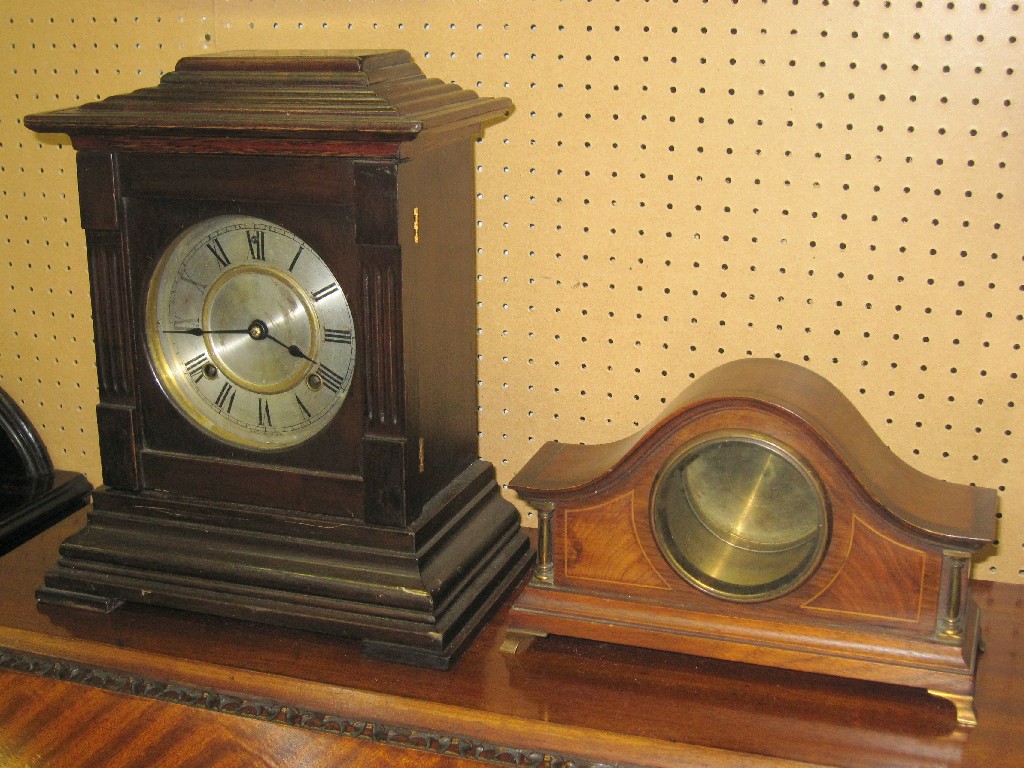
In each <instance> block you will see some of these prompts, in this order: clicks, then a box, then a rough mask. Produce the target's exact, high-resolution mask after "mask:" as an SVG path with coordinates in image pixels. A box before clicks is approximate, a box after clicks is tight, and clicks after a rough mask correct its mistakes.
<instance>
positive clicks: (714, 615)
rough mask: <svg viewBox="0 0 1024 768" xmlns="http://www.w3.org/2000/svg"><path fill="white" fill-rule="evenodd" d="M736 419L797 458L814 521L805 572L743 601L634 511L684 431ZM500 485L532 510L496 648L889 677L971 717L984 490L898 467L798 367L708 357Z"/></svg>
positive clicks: (739, 427)
mask: <svg viewBox="0 0 1024 768" xmlns="http://www.w3.org/2000/svg"><path fill="white" fill-rule="evenodd" d="M737 431H738V432H740V433H743V434H757V435H761V436H763V437H765V438H768V439H770V440H771V441H772V442H774V443H778V444H781V445H785V446H788V449H789V450H791V451H792V452H793V454H794V455H796V456H799V457H800V458H801V459H802V460H803V461H804V462H806V464H807V466H808V467H809V468H810V470H811V472H812V473H813V474H814V475H816V477H817V482H818V483H820V487H821V489H822V490H823V492H824V499H825V505H826V509H827V516H828V530H829V536H828V540H827V543H826V546H825V549H824V554H823V555H822V557H821V559H820V561H819V564H818V565H817V566H816V568H815V569H814V570H813V571H812V572H811V573H810V575H809V576H807V577H806V580H805V581H803V582H802V583H800V584H799V585H798V586H796V587H795V588H794V589H792V590H791V591H789V592H787V593H785V594H783V595H781V596H777V597H774V598H772V599H766V600H761V601H758V602H734V601H730V600H723V599H722V598H721V596H718V595H715V594H710V593H707V591H705V590H702V589H699V588H697V587H696V586H694V585H693V584H692V583H691V582H690V581H688V580H686V579H684V578H683V577H682V576H681V575H680V573H679V572H677V571H676V570H675V569H673V568H672V567H671V566H670V563H669V562H668V561H667V559H666V557H665V556H664V555H663V553H662V549H661V548H660V547H659V543H658V539H657V534H656V531H655V527H654V525H653V521H652V517H653V516H652V489H653V488H654V487H655V483H656V481H657V476H658V473H659V471H660V470H661V468H662V467H663V466H665V465H666V463H667V462H669V461H670V460H671V458H672V457H673V456H677V455H679V452H680V450H685V446H687V445H690V444H693V442H694V441H695V440H697V441H699V440H700V439H701V438H702V437H704V436H707V435H715V434H733V433H735V432H737ZM510 486H511V487H512V488H513V489H515V490H516V491H517V492H518V493H519V495H520V496H521V497H522V498H524V499H526V500H527V501H529V502H530V503H531V504H532V505H534V506H535V507H536V508H537V509H538V510H539V512H540V532H539V545H538V550H539V551H538V565H537V569H536V573H535V575H534V577H533V579H532V580H531V582H530V584H529V585H528V587H527V589H526V590H525V592H524V593H523V594H522V595H521V597H520V598H519V599H518V600H517V601H516V603H515V604H514V606H513V607H512V610H511V618H510V624H509V626H510V632H509V637H508V641H507V642H506V646H505V650H506V651H509V652H515V651H516V650H517V649H518V648H519V647H520V645H521V644H522V643H523V641H525V640H529V639H531V638H532V637H534V636H543V635H546V634H549V633H550V634H559V635H569V636H574V637H582V638H588V639H593V640H602V641H608V642H614V643H622V644H626V645H636V646H642V647H647V648H654V649H659V650H668V651H677V652H681V653H689V654H695V655H702V656H708V657H712V658H719V659H725V660H731V661H740V662H746V663H750V664H760V665H767V666H775V667H782V668H787V669H794V670H803V671H809V672H819V673H825V674H830V675H837V676H841V677H849V678H857V679H865V680H874V681H880V682H886V683H895V684H901V685H907V686H913V687H919V688H926V689H928V690H930V691H931V692H932V693H933V694H935V695H938V696H941V697H943V698H946V699H949V700H950V701H952V702H953V703H954V704H955V705H956V707H957V711H958V720H959V721H960V722H961V723H962V724H964V725H971V724H973V723H974V722H976V720H975V714H974V711H973V703H972V702H973V692H974V673H975V661H976V657H977V653H978V649H979V645H980V637H979V629H978V617H979V612H978V607H977V605H976V604H975V601H974V600H973V599H972V598H971V596H970V590H969V575H970V574H969V571H970V563H971V557H972V555H973V554H974V553H976V552H977V551H978V550H980V549H981V548H982V547H985V546H986V545H989V544H991V543H992V541H993V538H994V534H995V519H996V508H997V498H996V494H995V491H993V490H990V489H983V488H978V487H973V486H964V485H955V484H952V483H946V482H942V481H939V480H936V479H934V478H931V477H928V476H926V475H924V474H922V473H920V472H918V471H916V470H914V469H912V468H911V467H909V466H908V465H906V464H905V463H903V462H902V461H901V460H899V459H898V458H897V457H896V456H894V455H893V454H892V453H891V452H890V451H889V449H888V448H886V447H885V445H884V444H883V443H882V441H881V440H880V439H879V438H878V436H877V435H876V434H875V433H874V432H873V430H872V429H871V427H870V426H869V425H868V423H867V422H866V421H865V420H864V418H863V417H862V416H861V415H860V414H859V413H858V412H857V410H856V409H855V408H854V406H853V405H852V404H851V403H850V402H849V401H848V400H847V399H846V398H845V397H844V396H843V395H842V394H841V393H840V392H839V391H838V390H837V389H836V388H835V387H833V386H832V385H831V384H829V383H828V382H827V381H826V380H824V379H823V378H821V377H819V376H817V375H816V374H814V373H812V372H810V371H808V370H806V369H804V368H802V367H799V366H796V365H793V364H790V363H785V362H782V361H778V360H754V359H751V360H741V361H737V362H734V363H729V364H726V365H723V366H721V367H719V368H717V369H715V370H713V371H712V372H710V373H708V374H706V375H705V376H703V377H702V378H700V379H698V380H697V381H696V382H694V383H693V384H692V385H691V386H690V387H689V388H688V389H687V390H686V391H685V392H683V393H682V394H681V395H680V396H679V398H677V400H676V401H674V402H673V403H672V404H671V405H670V406H669V407H668V408H667V409H666V410H665V411H664V413H663V414H662V416H661V417H660V418H659V419H658V420H656V421H655V422H654V423H653V424H652V425H651V426H650V427H648V428H647V429H645V430H641V431H640V432H638V433H637V434H635V435H633V436H631V437H629V438H627V439H624V440H622V441H619V442H616V443H612V444H608V445H597V446H588V445H570V444H562V443H557V442H552V443H548V444H546V445H545V446H543V447H542V448H541V450H540V451H539V452H538V453H537V454H536V455H535V456H534V457H533V458H532V459H531V460H530V461H529V462H528V463H527V464H526V466H525V467H523V469H522V470H521V471H520V472H519V473H518V474H517V475H516V477H515V478H514V479H513V480H512V482H511V483H510Z"/></svg>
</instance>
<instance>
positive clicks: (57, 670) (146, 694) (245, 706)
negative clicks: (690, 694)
mask: <svg viewBox="0 0 1024 768" xmlns="http://www.w3.org/2000/svg"><path fill="white" fill-rule="evenodd" d="M0 669H4V670H8V671H11V672H18V673H23V674H29V675H35V676H37V677H44V678H50V679H53V680H59V681H61V682H68V683H75V684H78V685H87V686H89V687H92V688H99V689H102V690H104V691H110V692H112V693H125V694H129V695H132V696H138V697H141V698H145V699H151V700H154V701H159V702H164V703H168V704H182V705H185V706H189V707H195V708H197V709H204V710H207V711H211V712H218V713H221V714H228V715H236V716H239V717H247V718H250V719H253V720H262V721H264V722H270V723H277V724H281V725H290V726H294V727H298V728H305V729H308V730H311V731H318V732H322V733H333V734H335V735H337V736H345V737H348V738H355V739H361V740H364V741H372V742H375V743H378V744H384V745H387V746H393V747H401V748H406V749H416V750H420V751H423V752H430V753H434V754H437V755H443V756H448V757H458V758H463V759H468V760H475V761H478V762H481V763H490V764H497V765H505V766H509V765H513V766H527V767H528V768H639V767H638V766H634V765H633V764H626V763H614V764H613V763H606V762H602V761H595V760H591V759H588V758H579V757H572V756H568V755H557V754H551V753H550V752H547V751H544V750H534V749H530V748H527V747H513V746H508V745H502V744H493V743H488V742H485V741H481V740H479V739H474V738H471V737H466V736H461V735H459V734H448V733H439V732H436V731H433V730H430V729H424V728H417V727H414V726H405V725H397V724H393V723H379V722H370V721H368V720H366V719H365V718H351V717H346V716H345V715H342V714H339V713H331V712H321V711H318V710H315V709H310V708H306V707H301V706H295V705H292V704H288V703H286V702H279V701H274V700H271V699H267V698H260V697H247V696H238V695H234V694H224V693H219V692H217V691H215V690H213V689H212V688H203V687H195V686H190V685H183V684H181V683H171V682H165V681H162V680H156V679H152V678H147V677H143V676H140V675H133V674H129V673H126V672H120V671H118V670H113V669H103V668H97V667H93V666H91V665H86V664H78V663H75V662H71V661H65V660H61V659H55V658H50V657H47V656H37V655H35V654H27V653H23V652H20V651H14V650H11V649H8V648H3V647H0Z"/></svg>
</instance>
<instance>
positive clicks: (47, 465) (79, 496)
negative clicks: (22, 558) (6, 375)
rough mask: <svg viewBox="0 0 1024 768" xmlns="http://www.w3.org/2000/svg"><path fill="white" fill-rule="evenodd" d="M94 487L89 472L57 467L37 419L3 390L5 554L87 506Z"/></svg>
mask: <svg viewBox="0 0 1024 768" xmlns="http://www.w3.org/2000/svg"><path fill="white" fill-rule="evenodd" d="M91 490H92V485H91V484H90V483H89V481H88V480H86V479H85V475H82V474H81V473H79V472H69V471H67V470H63V469H54V467H53V462H52V461H51V460H50V454H49V452H47V450H46V446H45V445H44V444H43V440H42V438H41V437H40V436H39V433H38V432H37V431H36V429H35V427H33V426H32V422H30V421H29V420H28V417H27V416H26V415H25V413H24V411H22V410H21V408H19V407H18V404H17V403H16V402H14V400H13V399H12V398H11V397H10V395H8V394H7V392H5V391H4V390H3V389H0V555H3V554H5V553H7V552H9V551H11V550H12V549H14V548H15V547H17V546H18V545H20V544H23V543H24V542H25V541H27V540H28V539H31V538H32V537H33V536H35V535H36V534H38V533H40V532H42V531H44V530H46V529H47V528H49V527H50V526H51V525H53V524H54V523H57V522H58V521H60V520H63V519H64V518H65V517H67V516H68V515H70V514H71V513H72V512H75V511H77V510H79V509H81V508H82V507H84V506H85V505H86V504H87V503H88V502H89V492H90V491H91Z"/></svg>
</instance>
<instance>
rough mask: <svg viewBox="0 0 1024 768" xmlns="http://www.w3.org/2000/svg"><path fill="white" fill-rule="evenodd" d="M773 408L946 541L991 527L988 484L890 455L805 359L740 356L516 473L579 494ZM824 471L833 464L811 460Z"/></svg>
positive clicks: (553, 445)
mask: <svg viewBox="0 0 1024 768" xmlns="http://www.w3.org/2000/svg"><path fill="white" fill-rule="evenodd" d="M751 410H759V411H766V412H771V413H773V414H775V415H776V416H778V417H779V418H781V419H784V420H786V421H789V422H791V423H792V424H794V425H796V428H797V429H798V430H800V431H802V432H803V433H805V434H806V436H807V438H808V439H813V440H816V441H818V442H820V443H821V444H823V445H824V446H826V447H827V448H828V453H829V454H830V455H831V456H832V457H833V458H834V463H835V465H836V467H835V469H838V468H839V467H842V468H844V470H845V471H846V472H848V473H849V474H850V475H852V476H853V478H855V480H856V481H857V483H858V484H860V485H861V486H862V487H863V489H864V490H865V492H866V493H867V494H868V495H869V496H870V497H871V498H872V499H873V500H874V501H875V502H876V503H877V504H878V505H879V506H880V507H881V508H883V509H884V510H885V511H886V512H887V513H889V515H891V516H892V517H893V518H895V519H896V521H897V522H898V523H900V524H902V525H904V526H907V527H909V528H910V529H911V530H914V531H916V532H919V533H921V534H923V535H925V536H927V537H929V538H932V539H934V540H936V541H939V542H941V543H943V544H945V545H947V546H953V547H960V548H964V549H967V550H970V551H975V550H977V549H980V548H982V547H984V546H986V545H987V544H990V543H991V541H992V540H993V538H994V536H995V519H996V510H997V504H998V500H997V497H996V493H995V491H994V490H992V489H989V488H979V487H976V486H971V485H962V484H956V483H951V482H947V481H945V480H941V479H938V478H935V477H931V476H929V475H926V474H925V473H923V472H921V471H919V470H917V469H915V468H913V467H911V466H910V465H909V464H907V463H906V462H904V461H903V460H902V459H900V458H899V457H898V456H896V455H895V454H894V453H893V452H892V451H891V450H890V449H889V448H888V446H886V445H885V443H884V442H883V441H882V439H881V438H880V437H879V436H878V435H877V433H876V432H875V431H874V430H873V429H872V428H871V426H870V425H869V424H868V422H867V420H866V419H865V418H864V417H863V416H862V415H861V413H860V412H859V411H858V410H857V408H856V407H855V406H854V405H853V404H852V403H851V402H850V401H849V399H847V398H846V397H845V395H843V394H842V392H840V390H839V389H838V388H837V387H835V386H834V385H833V384H832V383H831V382H829V381H828V380H826V379H825V378H823V377H822V376H819V375H818V374H816V373H814V372H813V371H810V370H808V369H806V368H804V367H802V366H799V365H796V364H793V363H788V362H784V361H781V360H775V359H744V360H737V361H734V362H730V363H726V364H724V365H722V366H719V367H718V368H715V369H713V370H712V371H710V372H708V373H707V374H705V375H704V376H702V377H701V378H699V379H698V380H697V381H695V382H694V383H693V384H691V385H690V386H689V387H687V388H686V389H685V390H684V391H683V392H682V393H681V394H680V395H679V396H678V397H676V398H675V399H674V400H673V401H672V402H671V403H670V404H669V405H668V406H667V407H666V408H665V409H664V410H663V411H662V413H661V414H660V416H659V417H658V418H657V419H655V420H654V421H653V422H652V424H651V425H649V426H648V427H646V428H645V429H642V430H640V431H639V432H637V433H635V434H633V435H630V436H629V437H627V438H624V439H622V440H618V441H615V442H612V443H607V444H603V445H574V444H567V443H558V442H549V443H547V444H546V445H544V446H543V447H542V448H541V449H540V451H538V453H537V454H536V455H535V456H534V457H533V458H532V459H531V460H530V461H529V462H528V463H527V464H526V465H525V466H524V467H523V468H522V470H521V471H520V472H519V473H518V474H517V475H516V476H515V477H514V478H513V480H512V482H511V483H510V487H512V488H513V489H514V490H516V491H517V492H518V493H519V494H520V496H521V497H523V498H524V499H526V500H527V501H543V500H545V499H551V500H557V499H559V498H564V497H570V496H571V497H574V498H577V497H580V496H585V495H587V494H588V493H593V492H595V491H596V490H597V489H598V488H601V487H606V486H607V484H609V483H615V482H617V481H618V478H621V477H623V476H625V475H627V474H629V473H630V471H631V469H632V468H633V467H635V466H637V465H642V464H643V463H644V462H645V459H646V457H648V455H649V454H650V453H651V452H652V451H653V450H654V449H655V447H656V446H659V445H661V444H663V443H664V442H666V441H670V440H672V439H673V436H674V435H676V433H677V432H679V431H680V430H682V429H683V427H684V425H686V424H688V423H690V422H692V421H693V420H694V419H697V418H699V417H701V416H703V415H705V414H707V413H709V412H712V411H719V412H721V411H731V412H735V426H736V427H737V428H740V429H742V428H743V426H744V419H745V416H744V412H749V411H751ZM817 469H819V471H823V472H824V471H830V469H831V468H828V467H824V468H817Z"/></svg>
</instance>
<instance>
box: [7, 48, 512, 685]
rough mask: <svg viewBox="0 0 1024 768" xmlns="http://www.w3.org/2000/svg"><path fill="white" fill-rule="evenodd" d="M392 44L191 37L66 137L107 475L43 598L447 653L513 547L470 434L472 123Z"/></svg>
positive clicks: (59, 121)
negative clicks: (187, 52)
mask: <svg viewBox="0 0 1024 768" xmlns="http://www.w3.org/2000/svg"><path fill="white" fill-rule="evenodd" d="M510 108H511V104H510V102H509V101H508V100H507V99H494V98H480V97H478V96H477V95H476V94H475V93H473V92H471V91H466V90H463V89H461V88H459V87H458V86H456V85H452V84H449V83H444V82H441V81H439V80H436V79H429V78H427V77H426V76H424V74H423V73H422V72H421V71H420V69H419V68H418V67H417V66H416V65H415V64H414V63H413V61H412V58H411V57H410V55H409V54H408V53H406V52H405V51H337V52H333V51H322V52H316V51H299V52H266V53H261V52H236V53H227V54H214V55H209V56H198V57H192V58H185V59H182V60H181V61H179V62H178V65H177V67H176V69H175V71H173V72H171V73H169V74H167V75H165V76H164V77H163V78H162V79H161V81H160V84H159V86H157V87H153V88H149V89H144V90H141V91H137V92H134V93H130V94H126V95H122V96H116V97H113V98H109V99H106V100H104V101H101V102H98V103H95V104H89V105H85V106H81V107H77V108H74V109H69V110H63V111H59V112H50V113H45V114H38V115H30V116H29V117H27V118H26V120H25V124H26V125H27V126H28V127H29V128H32V129H33V130H36V131H43V132H59V133H66V134H69V135H70V136H71V138H72V141H73V143H74V146H75V148H76V149H77V150H78V174H79V188H80V195H81V212H82V224H83V227H84V228H85V231H86V242H87V250H88V258H89V270H90V279H91V283H92V301H93V313H94V324H95V338H96V353H97V367H98V369H99V386H100V404H99V407H98V410H97V414H98V419H99V428H100V450H101V458H102V465H103V481H104V487H102V488H100V489H99V490H98V491H97V492H96V494H95V497H94V509H93V511H92V513H91V515H90V517H89V521H88V524H87V526H86V527H85V528H84V529H83V530H82V531H81V532H79V533H77V534H75V535H73V536H71V537H70V538H68V539H67V540H66V541H65V542H64V543H63V545H62V546H61V550H60V558H59V561H58V563H57V566H56V568H55V569H54V570H52V571H51V572H50V573H49V574H48V575H47V577H46V582H45V585H44V586H43V587H42V588H41V589H39V591H38V597H39V599H40V600H41V601H43V602H47V603H57V604H62V605H70V606H79V607H93V608H98V609H102V610H112V609H114V608H116V607H117V606H118V605H120V604H121V603H122V602H125V601H128V602H142V603H150V604H155V605H160V606H168V607H174V608H182V609H187V610H193V611H201V612H208V613H213V614H218V615H225V616H232V617H238V618H243V619H250V620H255V621H261V622H267V623H274V624H281V625H286V626H292V627H298V628H304V629H312V630H317V631H323V632H328V633H336V634H342V635H349V636H354V637H357V638H360V639H361V640H362V641H363V647H364V650H365V652H366V653H368V654H369V655H372V656H375V657H380V658H386V659H394V660H398V661H404V662H408V663H413V664H420V665H426V666H433V667H441V668H444V667H447V666H448V665H449V664H450V663H451V662H452V661H453V659H454V658H455V657H456V656H457V654H458V653H459V651H460V650H461V649H462V648H463V647H464V646H465V644H466V643H467V642H468V640H469V639H470V638H471V637H472V635H473V633H474V631H475V629H477V628H478V627H479V625H480V624H481V622H482V621H483V620H484V618H485V617H486V615H487V614H488V612H489V611H490V609H491V608H492V607H493V606H494V604H495V603H496V602H497V601H498V600H499V599H500V597H501V596H502V593H503V592H504V591H505V589H506V588H507V587H508V586H509V585H511V584H512V583H514V582H515V580H516V579H517V578H518V576H519V574H520V573H521V572H522V569H523V568H524V567H525V565H526V563H527V561H528V559H529V557H530V553H529V547H528V544H527V540H526V538H525V536H524V535H523V533H522V532H521V531H520V527H519V518H518V514H517V512H516V510H515V509H514V507H513V506H512V505H511V504H509V503H508V502H507V501H504V500H503V499H502V498H501V497H500V495H499V489H498V486H497V484H496V482H495V479H494V470H493V467H492V466H491V465H490V464H488V463H487V462H484V461H482V460H480V459H479V457H478V455H477V424H476V369H475V366H476V349H475V338H476V333H475V332H476V323H475V315H474V313H475V297H474V291H475V287H474V286H475V268H474V259H475V248H474V232H475V217H474V199H475V198H474V194H473V175H474V167H473V144H474V140H475V136H476V135H477V134H479V132H480V131H481V129H482V126H483V125H484V124H485V123H487V122H491V121H495V120H498V119H501V118H502V117H504V116H505V115H507V114H508V112H509V110H510Z"/></svg>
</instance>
